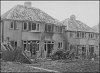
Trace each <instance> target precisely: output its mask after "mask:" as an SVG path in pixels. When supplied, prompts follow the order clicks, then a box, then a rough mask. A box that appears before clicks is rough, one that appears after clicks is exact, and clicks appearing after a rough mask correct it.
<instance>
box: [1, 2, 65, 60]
mask: <svg viewBox="0 0 100 73" xmlns="http://www.w3.org/2000/svg"><path fill="white" fill-rule="evenodd" d="M0 26H1V27H2V28H1V42H7V41H9V42H10V43H11V45H12V46H13V48H16V47H20V48H21V49H22V50H24V51H26V52H27V55H28V56H29V57H31V56H34V55H36V56H37V57H42V58H46V57H48V56H50V54H51V53H53V52H55V51H56V50H57V49H64V38H63V34H64V30H65V26H64V25H62V23H60V22H59V21H58V20H56V19H54V18H52V17H51V16H49V15H48V14H46V13H45V12H43V11H41V10H40V9H38V8H34V7H32V6H31V2H25V3H24V5H16V6H15V7H13V8H12V9H10V10H9V11H7V12H6V13H5V14H3V15H2V16H1V25H0Z"/></svg>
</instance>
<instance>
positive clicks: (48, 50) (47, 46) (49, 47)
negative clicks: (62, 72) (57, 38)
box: [44, 41, 54, 57]
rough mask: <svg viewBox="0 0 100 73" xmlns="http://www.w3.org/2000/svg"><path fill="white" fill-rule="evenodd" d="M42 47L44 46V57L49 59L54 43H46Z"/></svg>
mask: <svg viewBox="0 0 100 73" xmlns="http://www.w3.org/2000/svg"><path fill="white" fill-rule="evenodd" d="M44 46H45V47H44V49H45V51H46V57H50V56H51V54H52V50H53V48H54V42H52V41H46V42H45V44H44Z"/></svg>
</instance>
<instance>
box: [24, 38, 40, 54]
mask: <svg viewBox="0 0 100 73" xmlns="http://www.w3.org/2000/svg"><path fill="white" fill-rule="evenodd" d="M23 48H24V51H25V50H26V51H29V52H32V51H33V50H34V51H39V41H36V40H28V41H23Z"/></svg>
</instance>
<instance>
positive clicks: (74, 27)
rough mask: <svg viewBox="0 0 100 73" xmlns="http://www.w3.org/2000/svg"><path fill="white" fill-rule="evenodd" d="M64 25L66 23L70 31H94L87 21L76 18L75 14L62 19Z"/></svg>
mask: <svg viewBox="0 0 100 73" xmlns="http://www.w3.org/2000/svg"><path fill="white" fill-rule="evenodd" d="M61 22H62V23H63V24H64V25H66V30H69V31H85V32H94V31H95V30H93V29H92V28H91V27H89V26H88V25H86V24H85V23H83V22H81V21H79V20H76V18H75V15H71V17H70V18H67V19H65V20H63V21H61Z"/></svg>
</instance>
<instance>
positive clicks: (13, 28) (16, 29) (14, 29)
mask: <svg viewBox="0 0 100 73" xmlns="http://www.w3.org/2000/svg"><path fill="white" fill-rule="evenodd" d="M9 29H10V30H18V28H16V29H14V28H9Z"/></svg>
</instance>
